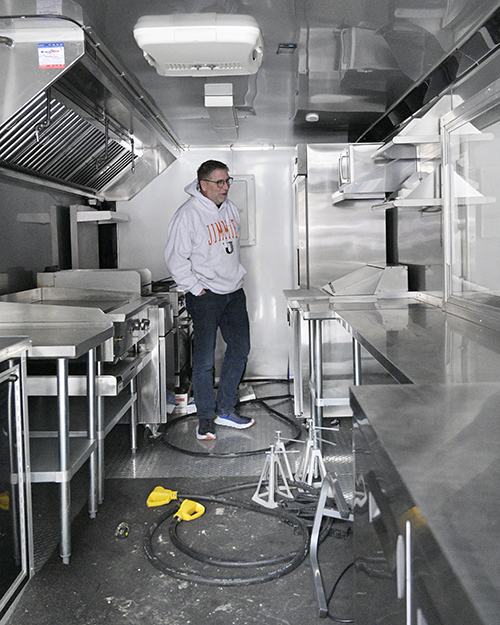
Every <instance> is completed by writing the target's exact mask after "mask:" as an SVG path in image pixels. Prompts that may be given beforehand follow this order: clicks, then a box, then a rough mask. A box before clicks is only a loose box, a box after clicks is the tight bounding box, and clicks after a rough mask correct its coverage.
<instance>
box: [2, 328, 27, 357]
mask: <svg viewBox="0 0 500 625" xmlns="http://www.w3.org/2000/svg"><path fill="white" fill-rule="evenodd" d="M30 346H31V341H30V339H29V338H27V337H24V336H12V334H11V335H10V336H0V362H2V361H4V360H7V359H9V358H15V357H17V356H19V355H20V354H21V353H22V352H23V351H25V350H27V349H28V348H29V347H30Z"/></svg>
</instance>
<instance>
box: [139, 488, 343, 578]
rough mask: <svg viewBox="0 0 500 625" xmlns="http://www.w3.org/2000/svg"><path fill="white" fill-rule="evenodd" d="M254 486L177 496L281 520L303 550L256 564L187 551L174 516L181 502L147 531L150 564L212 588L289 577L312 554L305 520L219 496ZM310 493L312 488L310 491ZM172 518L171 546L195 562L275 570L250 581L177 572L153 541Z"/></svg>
mask: <svg viewBox="0 0 500 625" xmlns="http://www.w3.org/2000/svg"><path fill="white" fill-rule="evenodd" d="M252 486H255V484H253V483H252V484H239V485H236V486H233V487H228V488H226V489H223V490H220V491H218V492H217V493H214V494H209V495H178V497H179V498H180V499H185V498H189V499H193V500H196V501H199V502H210V503H217V504H222V505H227V506H233V507H237V508H242V509H244V510H249V511H251V512H258V513H261V514H265V515H267V516H271V517H274V518H278V519H279V520H280V521H283V522H284V523H286V524H287V525H289V526H291V527H294V528H295V533H296V534H298V535H299V536H300V537H301V545H300V547H299V548H298V549H297V550H295V551H293V552H291V553H288V554H279V555H277V556H273V557H269V558H261V559H255V560H245V561H237V560H233V559H221V558H215V557H214V556H211V555H209V554H207V553H202V552H200V551H198V550H195V549H194V548H193V547H188V546H187V545H185V544H184V543H183V542H182V540H181V539H180V538H179V536H178V533H177V528H178V525H179V521H178V520H177V519H175V518H173V515H174V514H175V512H176V511H177V508H178V502H176V501H172V502H171V503H169V504H168V507H167V510H166V511H165V512H164V514H163V515H162V516H161V517H160V518H159V519H158V520H157V521H156V522H154V523H153V524H151V525H150V526H149V527H148V529H147V530H146V534H145V537H144V552H145V554H146V557H147V558H148V560H149V562H150V563H151V564H152V565H153V566H154V567H155V568H156V569H157V570H159V571H161V572H162V573H165V574H167V575H170V576H171V577H175V578H177V579H182V580H185V581H190V582H194V583H198V584H207V585H212V586H249V585H253V584H259V583H263V582H267V581H271V580H273V579H278V578H280V577H283V576H284V575H287V574H288V573H290V572H291V571H293V570H294V569H296V568H297V567H298V566H299V565H300V564H301V563H302V561H303V560H304V558H305V557H306V556H307V553H308V551H309V527H308V523H307V521H306V520H304V519H302V518H301V517H300V516H297V515H296V514H292V513H290V512H288V511H286V510H284V509H282V508H277V509H268V508H263V507H261V506H257V505H255V504H250V503H246V502H243V501H236V500H234V499H226V498H222V497H221V496H220V495H222V494H225V493H228V492H232V491H236V490H243V489H246V488H250V487H252ZM297 486H299V487H301V488H302V487H304V489H307V488H309V487H308V485H302V484H297ZM310 488H311V490H313V489H312V487H310ZM169 518H172V520H171V523H170V527H169V534H170V538H171V540H172V544H173V545H174V546H175V547H177V548H178V549H179V550H180V551H181V552H182V553H184V554H186V555H188V556H189V557H191V558H192V559H194V560H196V561H198V562H202V563H204V564H209V565H212V566H217V567H221V568H232V569H234V568H237V567H239V568H246V569H253V568H255V567H260V568H262V567H270V566H273V567H274V568H273V569H272V570H270V571H267V572H265V573H259V574H257V575H250V576H248V577H242V576H241V575H238V576H235V577H227V578H226V577H207V576H203V575H200V574H197V573H194V572H192V571H188V570H182V569H179V568H175V567H173V566H171V565H169V564H167V563H166V562H165V561H163V560H161V558H160V557H159V556H158V555H157V554H156V553H155V550H154V547H153V539H154V535H155V533H156V532H157V530H158V529H159V528H160V527H161V526H162V525H163V523H164V522H165V521H167V520H168V519H169ZM332 522H333V520H332V519H325V523H324V527H322V532H321V536H320V540H324V538H326V536H327V535H328V533H329V531H330V528H331V525H332Z"/></svg>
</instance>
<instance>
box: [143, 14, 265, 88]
mask: <svg viewBox="0 0 500 625" xmlns="http://www.w3.org/2000/svg"><path fill="white" fill-rule="evenodd" d="M134 37H135V40H136V42H137V44H138V46H139V47H140V48H141V49H142V50H143V52H144V56H145V57H146V59H147V61H148V63H149V64H150V65H152V66H153V67H154V68H155V69H156V71H157V72H158V73H159V74H161V75H162V76H202V77H205V78H206V77H207V76H241V75H243V76H245V75H249V74H255V73H256V72H257V70H258V69H259V67H260V65H261V63H262V54H263V42H262V34H261V32H260V30H259V27H258V25H257V22H256V21H255V20H254V19H253V17H250V16H249V15H232V14H231V15H226V14H224V15H219V14H216V13H192V14H175V15H149V16H144V17H141V18H140V19H139V20H138V22H137V24H136V25H135V27H134Z"/></svg>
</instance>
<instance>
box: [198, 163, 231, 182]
mask: <svg viewBox="0 0 500 625" xmlns="http://www.w3.org/2000/svg"><path fill="white" fill-rule="evenodd" d="M216 169H225V170H226V171H229V167H228V166H227V165H226V164H225V163H221V161H205V162H204V163H202V164H201V165H200V166H199V167H198V172H197V176H198V182H200V180H203V179H204V178H208V176H210V174H212V173H213V172H214V171H215V170H216Z"/></svg>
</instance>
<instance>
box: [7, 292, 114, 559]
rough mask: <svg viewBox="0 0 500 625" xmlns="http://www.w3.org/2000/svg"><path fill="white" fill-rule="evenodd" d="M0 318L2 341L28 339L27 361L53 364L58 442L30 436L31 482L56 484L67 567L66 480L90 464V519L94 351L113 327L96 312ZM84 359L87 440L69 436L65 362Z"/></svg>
mask: <svg viewBox="0 0 500 625" xmlns="http://www.w3.org/2000/svg"><path fill="white" fill-rule="evenodd" d="M0 319H1V320H2V321H1V323H0V336H4V337H6V336H12V335H13V334H18V335H19V334H22V335H25V336H28V337H30V338H31V341H32V343H31V346H30V349H29V351H28V358H44V359H54V360H56V362H57V395H58V437H57V438H54V437H32V436H30V455H31V481H32V482H58V483H59V484H60V504H61V558H62V560H63V562H64V563H65V564H67V563H69V558H70V555H71V519H70V503H71V502H70V481H71V478H72V477H73V475H74V474H75V473H76V472H77V471H78V469H80V468H81V466H82V465H83V464H84V462H85V461H86V460H88V459H90V493H89V512H90V514H91V516H95V514H96V512H97V456H96V453H95V452H96V392H95V383H96V348H97V347H99V346H100V345H102V344H103V343H105V342H106V341H107V340H109V339H112V337H113V324H112V323H111V322H110V321H109V320H108V319H106V317H105V316H104V314H103V313H102V312H101V311H98V310H92V311H83V310H78V309H73V308H71V307H62V306H56V307H53V308H52V307H48V306H44V305H37V304H33V305H29V306H26V305H25V304H16V303H10V302H0ZM85 354H87V360H88V370H87V398H88V436H87V437H85V438H82V437H70V433H69V392H68V360H69V359H76V358H80V357H81V356H84V355H85ZM30 434H31V432H30ZM57 460H58V462H57Z"/></svg>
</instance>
